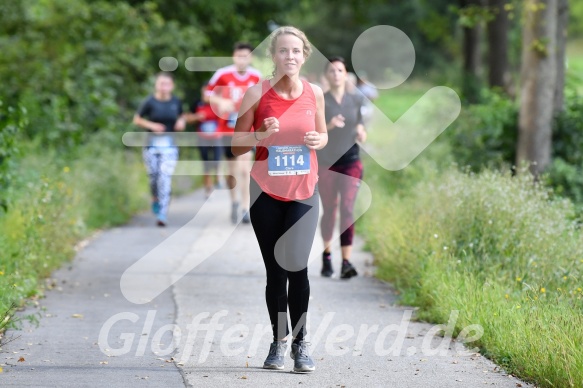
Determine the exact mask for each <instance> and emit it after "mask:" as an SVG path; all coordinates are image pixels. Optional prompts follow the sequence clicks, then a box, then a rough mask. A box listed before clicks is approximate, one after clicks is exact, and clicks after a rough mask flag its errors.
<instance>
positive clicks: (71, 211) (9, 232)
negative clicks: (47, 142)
mask: <svg viewBox="0 0 583 388" xmlns="http://www.w3.org/2000/svg"><path fill="white" fill-rule="evenodd" d="M20 146H21V148H22V154H23V155H26V156H25V157H23V158H22V159H20V160H19V161H18V168H17V171H16V174H15V179H14V180H13V182H12V184H11V186H10V189H9V190H10V191H9V198H10V206H9V210H8V211H7V212H6V213H4V214H2V215H1V216H0V312H2V313H4V312H5V311H7V310H10V306H11V305H12V304H15V305H16V306H20V305H22V303H24V301H25V300H26V299H29V298H37V297H39V296H42V293H43V281H42V279H43V278H46V277H48V276H49V275H50V274H51V272H52V271H53V270H54V269H56V268H58V267H60V266H61V265H62V264H63V263H64V262H66V261H68V260H70V259H71V258H72V257H73V255H74V246H75V244H76V243H77V242H78V241H79V240H80V239H82V238H84V237H86V236H88V234H90V233H91V232H92V231H94V230H95V229H97V228H103V227H107V226H111V225H118V224H122V223H124V222H126V221H127V220H128V219H129V217H130V216H131V215H132V214H134V213H135V212H136V211H137V210H139V209H143V208H145V207H146V206H147V203H148V195H147V184H146V174H145V172H144V168H143V166H142V163H141V157H140V154H139V152H135V151H125V150H124V149H123V146H121V145H120V144H119V136H117V135H115V134H111V133H109V134H108V133H101V134H99V135H97V136H95V137H94V138H93V139H92V141H91V142H89V144H87V145H85V146H83V147H81V148H80V149H78V150H77V152H75V153H74V154H70V155H66V156H64V155H62V154H60V153H56V152H48V151H44V150H42V148H41V147H40V146H33V145H30V144H21V145H20ZM2 319H4V317H2V318H0V320H2ZM6 323H7V322H4V325H5V324H6ZM1 328H2V325H0V329H1Z"/></svg>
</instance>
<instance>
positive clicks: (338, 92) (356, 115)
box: [318, 57, 366, 279]
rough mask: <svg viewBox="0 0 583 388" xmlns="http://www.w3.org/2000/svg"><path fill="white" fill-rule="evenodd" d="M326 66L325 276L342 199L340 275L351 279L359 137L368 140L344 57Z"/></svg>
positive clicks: (322, 162) (321, 155)
mask: <svg viewBox="0 0 583 388" xmlns="http://www.w3.org/2000/svg"><path fill="white" fill-rule="evenodd" d="M328 61H329V62H328V63H327V65H326V68H325V76H326V79H327V81H328V83H329V84H330V90H329V91H328V92H326V93H325V94H324V101H325V103H326V123H327V124H326V127H327V129H328V145H327V146H326V147H325V148H324V149H322V150H319V151H318V163H319V174H320V179H319V181H318V186H319V188H320V197H321V199H322V208H323V214H322V220H321V224H320V227H321V232H322V239H323V240H324V253H323V255H322V256H323V257H322V272H321V273H322V276H326V277H330V276H332V274H333V273H334V271H333V269H332V257H331V253H330V245H331V243H332V234H333V232H334V224H335V222H336V212H337V210H338V205H339V200H340V233H341V234H340V246H341V250H342V268H341V271H340V277H341V278H342V279H349V278H351V277H353V276H356V275H357V272H356V269H355V268H354V266H353V265H352V264H351V263H350V256H351V253H352V239H353V236H354V218H353V215H352V213H353V209H354V202H355V200H356V194H357V193H358V188H359V186H360V180H361V179H362V163H361V161H360V156H359V151H360V148H359V146H358V144H357V143H356V142H357V140H358V141H360V142H364V141H365V140H366V131H365V129H364V125H363V121H362V115H361V107H362V98H361V96H359V95H357V94H351V93H348V92H346V89H345V88H346V77H347V72H346V65H345V63H344V59H343V58H341V57H332V58H330V59H329V60H328Z"/></svg>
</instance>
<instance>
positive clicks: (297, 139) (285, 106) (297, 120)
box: [251, 80, 318, 201]
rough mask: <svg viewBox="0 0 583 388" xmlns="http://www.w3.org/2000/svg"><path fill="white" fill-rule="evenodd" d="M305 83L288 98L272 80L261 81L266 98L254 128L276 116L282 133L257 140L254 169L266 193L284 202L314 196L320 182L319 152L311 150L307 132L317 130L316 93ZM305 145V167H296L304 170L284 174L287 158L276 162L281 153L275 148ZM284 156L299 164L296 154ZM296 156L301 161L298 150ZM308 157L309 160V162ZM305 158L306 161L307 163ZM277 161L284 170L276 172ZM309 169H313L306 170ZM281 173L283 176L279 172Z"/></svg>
mask: <svg viewBox="0 0 583 388" xmlns="http://www.w3.org/2000/svg"><path fill="white" fill-rule="evenodd" d="M302 84H303V87H304V90H303V91H302V94H301V95H300V96H299V97H298V98H296V99H294V100H286V99H284V98H282V97H280V96H279V95H278V94H277V93H276V92H275V91H274V90H273V89H272V88H271V85H270V83H269V80H265V81H263V82H262V84H261V90H262V91H261V96H262V97H261V99H260V100H259V105H258V106H257V110H256V111H255V121H254V123H253V128H260V127H261V126H262V125H263V120H264V119H266V118H268V117H275V118H277V119H278V120H279V132H277V133H274V134H273V135H271V136H269V137H268V138H267V139H264V140H262V141H260V142H259V143H257V152H256V154H255V163H254V164H253V168H252V169H251V176H252V177H253V179H255V181H256V182H257V183H258V184H259V187H261V189H262V190H263V192H265V193H266V194H268V195H269V196H271V197H273V198H275V199H277V200H280V201H294V200H304V199H307V198H310V197H311V196H312V195H313V194H314V189H315V187H316V183H317V182H318V160H317V159H316V158H317V157H316V151H315V150H311V149H308V148H307V147H305V143H304V136H305V134H306V132H310V131H315V130H316V109H317V108H316V96H315V95H314V91H313V90H312V87H311V86H310V84H309V83H308V82H306V81H303V80H302ZM290 146H291V147H290ZM302 146H303V148H304V153H305V155H303V156H302V159H301V160H302V163H300V164H301V166H300V165H299V164H298V165H297V166H295V167H297V169H298V170H303V171H302V173H301V174H300V175H294V174H295V173H294V172H291V173H290V175H283V174H284V173H283V172H282V171H283V170H284V167H283V165H284V159H282V158H279V159H278V160H277V163H276V160H275V158H276V156H278V155H279V151H278V152H275V151H273V150H275V149H277V150H285V148H282V147H286V148H287V147H290V148H294V149H296V150H297V149H298V148H301V147H302ZM269 150H272V155H271V161H268V160H269V157H270V155H269ZM276 154H278V155H276ZM281 156H282V157H283V158H285V165H286V166H290V165H292V164H295V163H292V154H290V153H288V155H285V152H283V153H281ZM287 157H289V158H287ZM293 158H296V159H294V160H293V162H295V161H296V160H299V154H297V153H296V154H295V155H293ZM308 158H309V163H308V161H307V159H308ZM304 161H305V163H303V162H304ZM270 163H271V164H270ZM275 164H278V165H280V164H281V165H282V167H281V171H279V170H278V171H276V172H275V173H274V172H273V170H274V169H275V168H274V167H273V166H274V165H275ZM270 165H271V166H272V167H270ZM270 169H271V170H270ZM308 169H309V172H307V173H306V171H308ZM270 171H271V173H270ZM279 173H281V174H282V175H278V174H279Z"/></svg>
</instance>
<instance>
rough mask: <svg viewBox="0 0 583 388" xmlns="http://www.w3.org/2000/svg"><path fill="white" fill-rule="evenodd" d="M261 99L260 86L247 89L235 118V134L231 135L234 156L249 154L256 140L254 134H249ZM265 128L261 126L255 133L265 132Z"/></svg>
mask: <svg viewBox="0 0 583 388" xmlns="http://www.w3.org/2000/svg"><path fill="white" fill-rule="evenodd" d="M260 99H261V84H257V85H254V86H252V87H250V88H249V89H247V92H245V95H244V96H243V100H242V101H241V108H240V109H239V115H238V117H237V123H236V124H235V133H234V134H233V140H232V142H231V152H232V153H233V155H235V156H239V155H243V154H244V153H246V152H249V151H250V150H251V149H252V148H253V147H254V146H255V144H257V143H258V140H257V139H256V138H255V134H254V133H253V132H251V127H252V126H253V122H254V121H255V110H256V109H257V106H258V105H259V100H260ZM265 129H266V128H264V126H262V127H261V128H259V129H256V131H258V132H259V131H265Z"/></svg>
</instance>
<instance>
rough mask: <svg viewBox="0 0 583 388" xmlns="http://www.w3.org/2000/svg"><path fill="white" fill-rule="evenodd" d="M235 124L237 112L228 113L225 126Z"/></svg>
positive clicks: (233, 126)
mask: <svg viewBox="0 0 583 388" xmlns="http://www.w3.org/2000/svg"><path fill="white" fill-rule="evenodd" d="M235 124H237V112H233V113H231V114H229V119H228V120H227V127H229V128H235Z"/></svg>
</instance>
